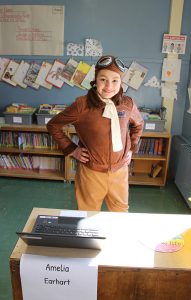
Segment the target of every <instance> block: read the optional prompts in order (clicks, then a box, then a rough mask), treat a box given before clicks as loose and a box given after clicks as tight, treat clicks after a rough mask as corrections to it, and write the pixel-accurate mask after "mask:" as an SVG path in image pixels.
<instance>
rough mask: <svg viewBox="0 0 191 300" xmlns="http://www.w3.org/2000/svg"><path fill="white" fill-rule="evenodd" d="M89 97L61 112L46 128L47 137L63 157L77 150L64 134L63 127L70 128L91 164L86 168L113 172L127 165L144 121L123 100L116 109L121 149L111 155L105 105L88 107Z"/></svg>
mask: <svg viewBox="0 0 191 300" xmlns="http://www.w3.org/2000/svg"><path fill="white" fill-rule="evenodd" d="M88 100H89V99H88V96H87V95H85V96H80V97H78V98H77V99H76V101H75V102H74V103H72V104H71V105H70V106H69V107H67V108H66V109H65V110H64V111H63V112H61V113H59V114H58V115H56V116H55V117H53V118H52V119H51V120H50V121H49V122H48V124H47V129H48V131H49V133H50V134H51V135H52V136H53V138H54V139H55V140H56V142H57V143H58V144H59V146H60V147H61V149H62V150H63V152H64V154H65V155H68V154H70V153H72V152H73V151H74V150H75V148H76V147H77V145H76V144H74V143H73V142H72V141H71V140H70V138H69V137H68V136H67V135H66V134H65V133H64V132H63V127H64V126H66V125H69V124H73V125H74V127H75V129H76V132H77V134H78V136H79V140H80V141H79V146H83V147H85V148H86V149H87V150H88V153H89V156H90V160H89V162H87V163H86V166H87V167H89V168H90V169H93V170H95V171H99V172H107V171H116V170H118V169H119V168H121V167H122V166H124V165H126V164H127V159H126V156H127V152H128V151H129V150H132V151H134V150H135V149H136V146H137V143H138V141H139V139H140V136H141V134H142V130H143V124H144V121H143V119H142V117H141V114H140V112H139V111H138V109H137V106H136V104H135V103H134V101H133V100H132V99H131V98H129V97H128V96H122V98H121V101H120V103H119V104H118V105H116V108H117V112H118V116H119V123H120V128H121V139H122V143H123V149H122V150H121V151H119V152H113V150H112V141H111V128H110V122H111V120H110V119H108V118H104V117H102V113H103V110H104V107H105V103H104V102H103V101H101V100H100V103H99V105H97V107H95V106H94V105H89V101H88ZM98 101H99V100H98Z"/></svg>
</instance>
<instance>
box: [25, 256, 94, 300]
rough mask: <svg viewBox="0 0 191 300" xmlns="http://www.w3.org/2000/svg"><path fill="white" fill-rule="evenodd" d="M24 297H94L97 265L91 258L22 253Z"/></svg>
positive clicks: (43, 299)
mask: <svg viewBox="0 0 191 300" xmlns="http://www.w3.org/2000/svg"><path fill="white" fill-rule="evenodd" d="M20 276H21V285H22V293H23V300H34V299H41V300H52V299H54V300H74V299H79V300H80V299H83V300H90V299H91V300H96V299H97V278H98V266H97V265H96V264H95V262H94V260H93V259H92V258H63V257H49V256H40V255H31V254H23V255H22V257H21V261H20Z"/></svg>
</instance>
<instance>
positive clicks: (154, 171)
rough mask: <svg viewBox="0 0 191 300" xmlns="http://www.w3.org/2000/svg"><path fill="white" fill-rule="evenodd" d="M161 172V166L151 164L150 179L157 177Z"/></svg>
mask: <svg viewBox="0 0 191 300" xmlns="http://www.w3.org/2000/svg"><path fill="white" fill-rule="evenodd" d="M161 170H162V166H161V165H160V164H159V163H155V164H152V166H151V172H150V177H152V178H155V177H157V176H158V174H159V173H160V171H161Z"/></svg>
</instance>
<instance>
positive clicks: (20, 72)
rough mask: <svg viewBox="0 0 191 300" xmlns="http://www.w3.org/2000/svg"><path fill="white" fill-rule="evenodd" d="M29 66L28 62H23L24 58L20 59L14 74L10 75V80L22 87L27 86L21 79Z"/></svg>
mask: <svg viewBox="0 0 191 300" xmlns="http://www.w3.org/2000/svg"><path fill="white" fill-rule="evenodd" d="M29 67H30V64H29V63H27V62H25V61H24V60H22V61H21V62H20V64H19V66H18V68H17V70H16V72H15V74H14V75H13V77H12V80H13V81H14V82H15V83H16V84H18V85H19V86H20V87H22V88H26V87H27V84H26V83H24V82H23V81H24V79H25V77H26V74H27V72H28V69H29Z"/></svg>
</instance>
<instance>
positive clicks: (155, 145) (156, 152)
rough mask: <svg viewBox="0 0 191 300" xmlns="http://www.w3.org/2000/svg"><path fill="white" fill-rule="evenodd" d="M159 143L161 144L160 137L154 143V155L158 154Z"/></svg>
mask: <svg viewBox="0 0 191 300" xmlns="http://www.w3.org/2000/svg"><path fill="white" fill-rule="evenodd" d="M158 145H159V139H155V143H154V155H158Z"/></svg>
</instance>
